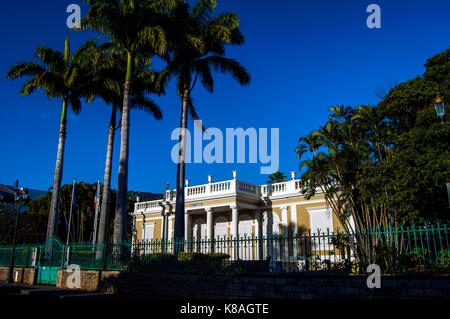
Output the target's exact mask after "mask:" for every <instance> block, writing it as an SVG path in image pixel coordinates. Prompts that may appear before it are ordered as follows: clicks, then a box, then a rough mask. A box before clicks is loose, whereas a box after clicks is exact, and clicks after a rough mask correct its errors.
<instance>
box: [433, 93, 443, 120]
mask: <svg viewBox="0 0 450 319" xmlns="http://www.w3.org/2000/svg"><path fill="white" fill-rule="evenodd" d="M434 108H435V109H436V113H437V116H438V117H440V118H441V123H442V124H444V116H445V103H444V97H443V96H442V95H441V94H440V93H439V92H438V93H437V97H436V99H435V100H434Z"/></svg>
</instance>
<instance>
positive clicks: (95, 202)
mask: <svg viewBox="0 0 450 319" xmlns="http://www.w3.org/2000/svg"><path fill="white" fill-rule="evenodd" d="M99 200H100V181H98V182H97V191H96V192H95V197H94V211H95V210H96V209H97V205H98V202H99Z"/></svg>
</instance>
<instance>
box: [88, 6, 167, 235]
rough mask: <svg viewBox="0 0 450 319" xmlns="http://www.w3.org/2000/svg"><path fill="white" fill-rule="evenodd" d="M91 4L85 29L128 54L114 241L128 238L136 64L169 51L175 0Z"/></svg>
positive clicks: (117, 50)
mask: <svg viewBox="0 0 450 319" xmlns="http://www.w3.org/2000/svg"><path fill="white" fill-rule="evenodd" d="M85 2H87V3H89V4H90V5H91V7H90V8H89V11H88V13H87V16H86V17H85V18H84V19H83V20H82V22H81V25H82V28H83V29H87V28H89V29H91V30H93V31H97V32H99V33H101V34H103V35H106V36H107V37H108V38H109V39H110V40H111V42H112V47H111V50H112V51H114V52H115V53H117V54H124V55H126V57H127V62H126V75H125V84H124V88H123V106H122V120H121V141H120V159H119V179H118V187H117V201H116V214H115V221H114V238H113V239H114V241H115V242H117V241H122V240H123V239H124V238H125V225H126V218H127V211H126V207H127V190H128V154H129V127H130V96H131V84H132V81H133V80H134V76H133V75H134V72H133V66H134V65H135V64H136V63H135V62H136V59H139V57H140V56H141V55H142V54H148V53H150V54H158V55H164V54H165V53H166V45H167V43H166V36H165V32H164V29H163V27H162V26H161V25H162V24H163V22H164V19H165V17H166V16H167V13H168V12H169V10H170V9H171V7H172V6H173V5H174V3H175V2H176V1H175V0H153V1H150V0H121V1H120V0H85Z"/></svg>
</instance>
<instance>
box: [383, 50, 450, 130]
mask: <svg viewBox="0 0 450 319" xmlns="http://www.w3.org/2000/svg"><path fill="white" fill-rule="evenodd" d="M425 68H426V71H425V73H424V74H423V76H419V77H416V78H415V79H413V80H410V81H407V82H404V83H400V84H399V85H397V86H396V87H394V88H392V89H391V90H390V91H389V93H388V95H387V96H386V97H385V99H384V100H383V101H381V102H380V103H379V107H380V109H381V111H382V112H383V114H385V115H386V116H387V117H388V118H390V119H391V120H393V121H394V123H395V124H396V128H397V129H399V130H400V131H407V130H409V129H411V128H413V127H414V125H415V123H416V117H417V113H418V112H419V111H422V110H425V109H427V108H428V107H430V105H432V103H433V100H434V99H435V98H436V95H437V92H441V93H442V94H443V95H444V98H445V100H446V101H449V98H450V49H447V50H446V51H445V52H442V53H439V54H437V55H435V56H433V57H431V58H429V59H428V60H427V63H426V64H425Z"/></svg>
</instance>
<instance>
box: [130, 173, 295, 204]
mask: <svg viewBox="0 0 450 319" xmlns="http://www.w3.org/2000/svg"><path fill="white" fill-rule="evenodd" d="M209 180H211V179H209ZM300 190H301V181H300V180H298V179H297V180H290V181H287V182H281V183H275V184H267V185H254V184H250V183H246V182H242V181H238V180H237V179H232V180H228V181H222V182H216V183H208V184H204V185H198V186H189V187H185V196H186V199H196V198H209V197H211V198H214V197H215V196H218V195H227V194H236V193H242V194H248V195H251V196H255V197H271V196H276V197H278V196H283V195H289V194H296V193H299V192H300ZM176 194H177V192H176V190H175V189H174V190H166V191H165V200H166V201H169V202H171V203H175V201H176ZM162 205H163V200H155V201H150V202H139V203H136V204H135V211H142V210H153V209H157V208H158V209H160V208H161V207H162Z"/></svg>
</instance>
